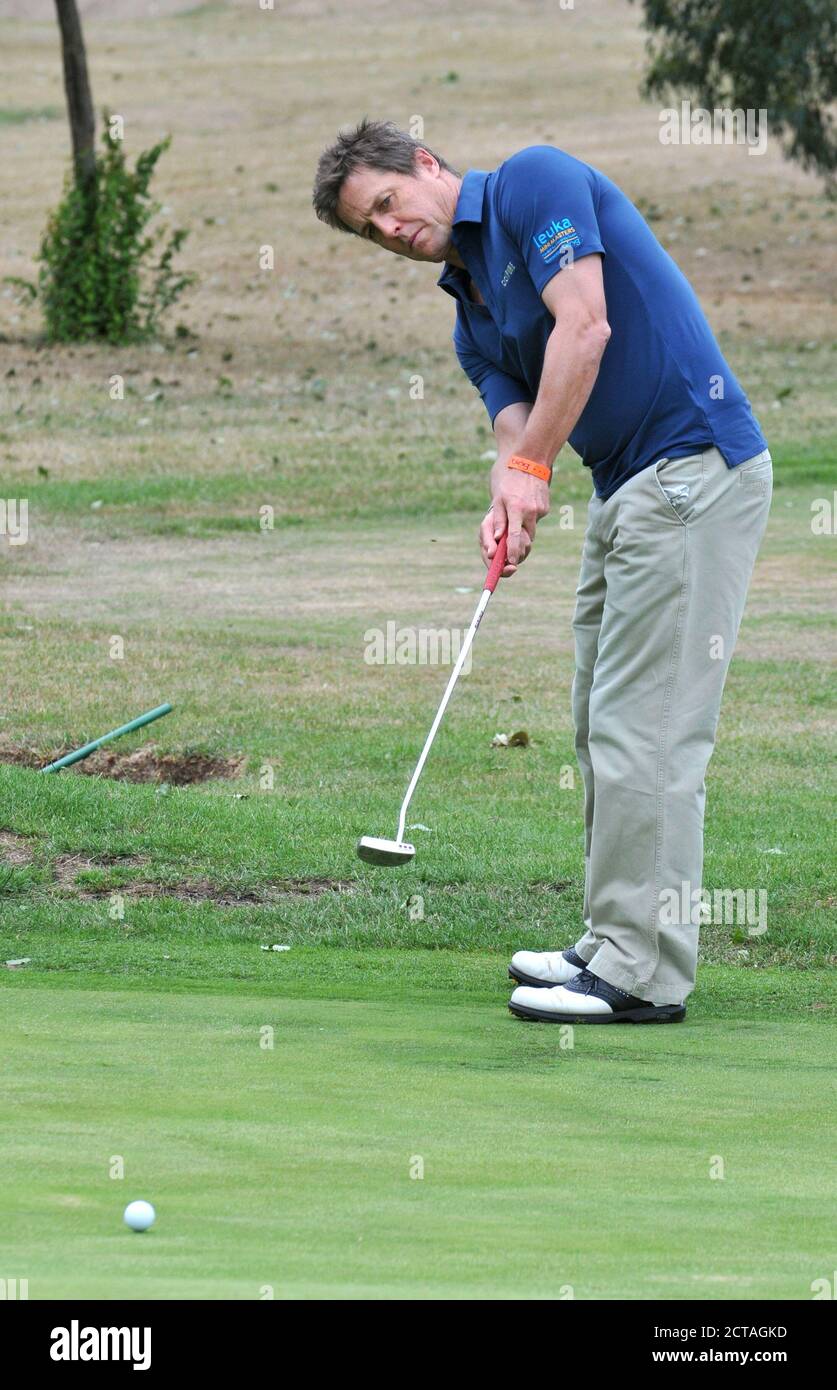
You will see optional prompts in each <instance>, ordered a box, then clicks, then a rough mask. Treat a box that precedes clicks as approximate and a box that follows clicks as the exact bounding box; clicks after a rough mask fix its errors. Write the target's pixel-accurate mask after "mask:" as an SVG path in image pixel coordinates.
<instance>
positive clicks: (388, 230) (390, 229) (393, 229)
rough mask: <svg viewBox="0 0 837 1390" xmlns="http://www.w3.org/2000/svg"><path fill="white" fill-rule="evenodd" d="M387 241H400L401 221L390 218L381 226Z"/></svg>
mask: <svg viewBox="0 0 837 1390" xmlns="http://www.w3.org/2000/svg"><path fill="white" fill-rule="evenodd" d="M381 230H382V231H383V234H384V236H385V237H386V239H387V241H400V240H401V231H402V227H401V221H400V219H399V218H397V217H390V218H389V219H388V220H387V221H386V222H385V223H384V225H383V227H382V229H381Z"/></svg>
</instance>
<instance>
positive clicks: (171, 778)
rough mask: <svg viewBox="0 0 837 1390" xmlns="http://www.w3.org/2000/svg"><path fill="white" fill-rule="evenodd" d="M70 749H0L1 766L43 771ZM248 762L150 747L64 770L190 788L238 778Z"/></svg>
mask: <svg viewBox="0 0 837 1390" xmlns="http://www.w3.org/2000/svg"><path fill="white" fill-rule="evenodd" d="M71 751H72V750H71V749H70V748H58V749H53V750H51V751H50V752H49V753H42V752H39V751H38V749H36V748H25V747H5V748H0V763H14V764H15V765H16V766H18V767H32V768H40V767H46V766H47V765H48V764H49V763H51V762H55V761H56V759H58V758H63V757H64V755H65V753H69V752H71ZM245 761H246V759H245V757H244V755H243V754H241V753H237V754H231V755H230V756H228V757H220V756H217V755H215V754H210V753H198V752H192V751H187V752H185V753H160V752H159V751H158V750H157V748H156V746H155V745H154V744H153V743H152V744H147V745H146V746H145V747H143V748H137V749H136V750H135V751H134V752H133V753H117V752H115V751H114V750H113V749H111V748H99V749H98V750H97V751H96V752H95V753H91V755H90V757H89V758H85V759H84V760H83V761H82V762H80V763H74V764H73V765H72V766H71V767H68V768H62V769H61V770H62V771H63V772H81V773H84V775H85V776H86V777H110V778H112V779H113V780H114V781H117V782H169V783H171V785H173V786H186V785H189V784H191V783H194V782H209V781H215V780H218V779H223V778H233V777H238V776H240V774H241V771H242V769H243V767H244V763H245Z"/></svg>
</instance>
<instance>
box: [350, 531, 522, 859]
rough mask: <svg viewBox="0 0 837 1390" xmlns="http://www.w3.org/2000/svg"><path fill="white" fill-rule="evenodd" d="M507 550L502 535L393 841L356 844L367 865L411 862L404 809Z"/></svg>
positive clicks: (406, 801) (412, 853) (368, 838)
mask: <svg viewBox="0 0 837 1390" xmlns="http://www.w3.org/2000/svg"><path fill="white" fill-rule="evenodd" d="M506 546H507V539H506V536H505V535H503V536H501V538H500V542H499V544H498V546H497V551H496V553H495V555H494V559H493V560H492V562H491V568H490V569H489V571H488V575H487V576H486V580H485V588H484V589H483V591H482V594H481V595H480V601H479V603H478V604H477V610H476V612H475V614H474V617H473V620H472V622H471V626H470V627H469V628H468V632H467V634H466V637H465V641H464V642H463V643H462V648H461V650H460V652H459V656H458V657H457V658H456V665H455V666H454V668H453V671H452V672H451V677H450V680H449V681H448V684H447V689H446V690H445V693H444V695H443V696H442V703H441V704H440V706H439V709H438V712H437V714H436V718H435V719H434V720H433V726H432V728H431V730H430V733H429V734H428V735H427V739H426V740H425V744H424V747H423V748H422V750H421V757H420V758H419V760H418V762H417V763H416V770H415V772H414V773H413V775H412V778H411V780H410V785H409V787H408V788H407V795H406V796H405V797H404V800H403V801H402V803H401V813H400V815H399V817H398V831H397V833H396V837H395V839H394V840H380V839H377V838H376V837H375V836H374V835H362V836H361V838H360V839H359V840H358V842H357V852H358V855H359V856H360V858H361V859H365V860H366V862H367V864H380V865H387V864H389V865H394V864H406V863H407V861H408V860H409V859H412V858H413V857H414V856H415V852H416V849H415V845H411V844H408V843H406V842H405V841H404V839H403V835H404V822H405V821H406V819H407V807H408V806H409V804H410V801H411V799H412V795H413V792H414V791H415V789H416V783H417V782H418V779H419V777H420V776H421V770H422V768H423V767H424V764H425V762H426V761H427V755H428V753H429V752H430V749H431V746H432V743H433V740H434V738H435V737H436V730H437V729H438V727H439V725H440V724H441V722H442V715H443V714H444V712H445V710H446V709H447V705H448V700H449V699H450V697H451V694H452V693H453V687H454V686H455V685H456V682H457V680H458V679H459V673H460V671H461V670H462V667H463V665H464V663H465V659H466V657H467V655H468V652H469V651H470V650H471V643H472V642H473V640H474V637H475V636H476V631H477V628H478V627H479V625H480V623H481V621H482V615H483V613H484V612H485V610H486V608H487V607H488V600H489V599H490V598H491V595H492V594H493V592H494V589H495V587H496V585H497V581H498V579H499V578H500V574H501V573H502V570H503V567H504V565H505V563H506Z"/></svg>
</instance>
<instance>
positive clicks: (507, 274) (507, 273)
mask: <svg viewBox="0 0 837 1390" xmlns="http://www.w3.org/2000/svg"><path fill="white" fill-rule="evenodd" d="M516 270H517V266H516V265H515V263H514V261H509V263H508V265H507V266H506V268H505V270H504V271H503V278H502V280H501V281H500V284H501V285H502V287H503V289H505V288H506V285H507V284H508V283H509V280H510V279H511V278H512V276H513V275H514V272H515V271H516Z"/></svg>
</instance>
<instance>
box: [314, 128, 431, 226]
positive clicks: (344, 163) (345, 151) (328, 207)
mask: <svg viewBox="0 0 837 1390" xmlns="http://www.w3.org/2000/svg"><path fill="white" fill-rule="evenodd" d="M419 149H421V150H427V153H428V154H432V155H433V158H434V159H435V160H437V161H438V163H439V165H440V167H441V168H442V169H449V170H450V172H451V173H452V174H456V173H457V172H458V171H457V170H456V169H453V168H451V166H450V164H448V162H447V160H445V159H443V158H442V156H441V155H440V154H436V152H435V150H431V148H430V146H429V145H426V144H425V143H424V141H423V140H414V139H413V137H412V135H408V134H407V132H406V131H405V130H399V129H398V126H397V125H396V124H395V122H394V121H370V120H369V119H368V117H366V116H364V118H363V120H362V121H361V122H360V124H359V125H358V126H356V127H355V129H354V130H349V131H345V132H341V133H340V135H338V137H337V139H336V140H335V142H334V144H333V145H329V147H328V149H327V150H323V153H322V154H321V155H320V159H319V163H318V164H317V174H316V178H315V179H314V194H313V203H314V211H315V212H316V214H317V216H318V217H319V219H320V221H321V222H325V223H327V225H328V226H329V227H335V228H336V229H337V230H338V231H340V232H352V233H353V234H354V235H355V236H358V235H359V233H358V232H356V231H355V229H354V227H350V226H349V225H348V224H347V223H346V222H344V221H343V220H342V218H341V217H339V216H338V213H337V203H338V200H339V198H340V190H341V189H342V187H343V183H344V181H345V180H346V179H347V178H348V177H349V175H350V174H353V173H354V172H355V170H356V169H360V168H366V169H381V170H386V171H387V172H391V173H397V174H412V173H414V172H415V167H416V150H419Z"/></svg>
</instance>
